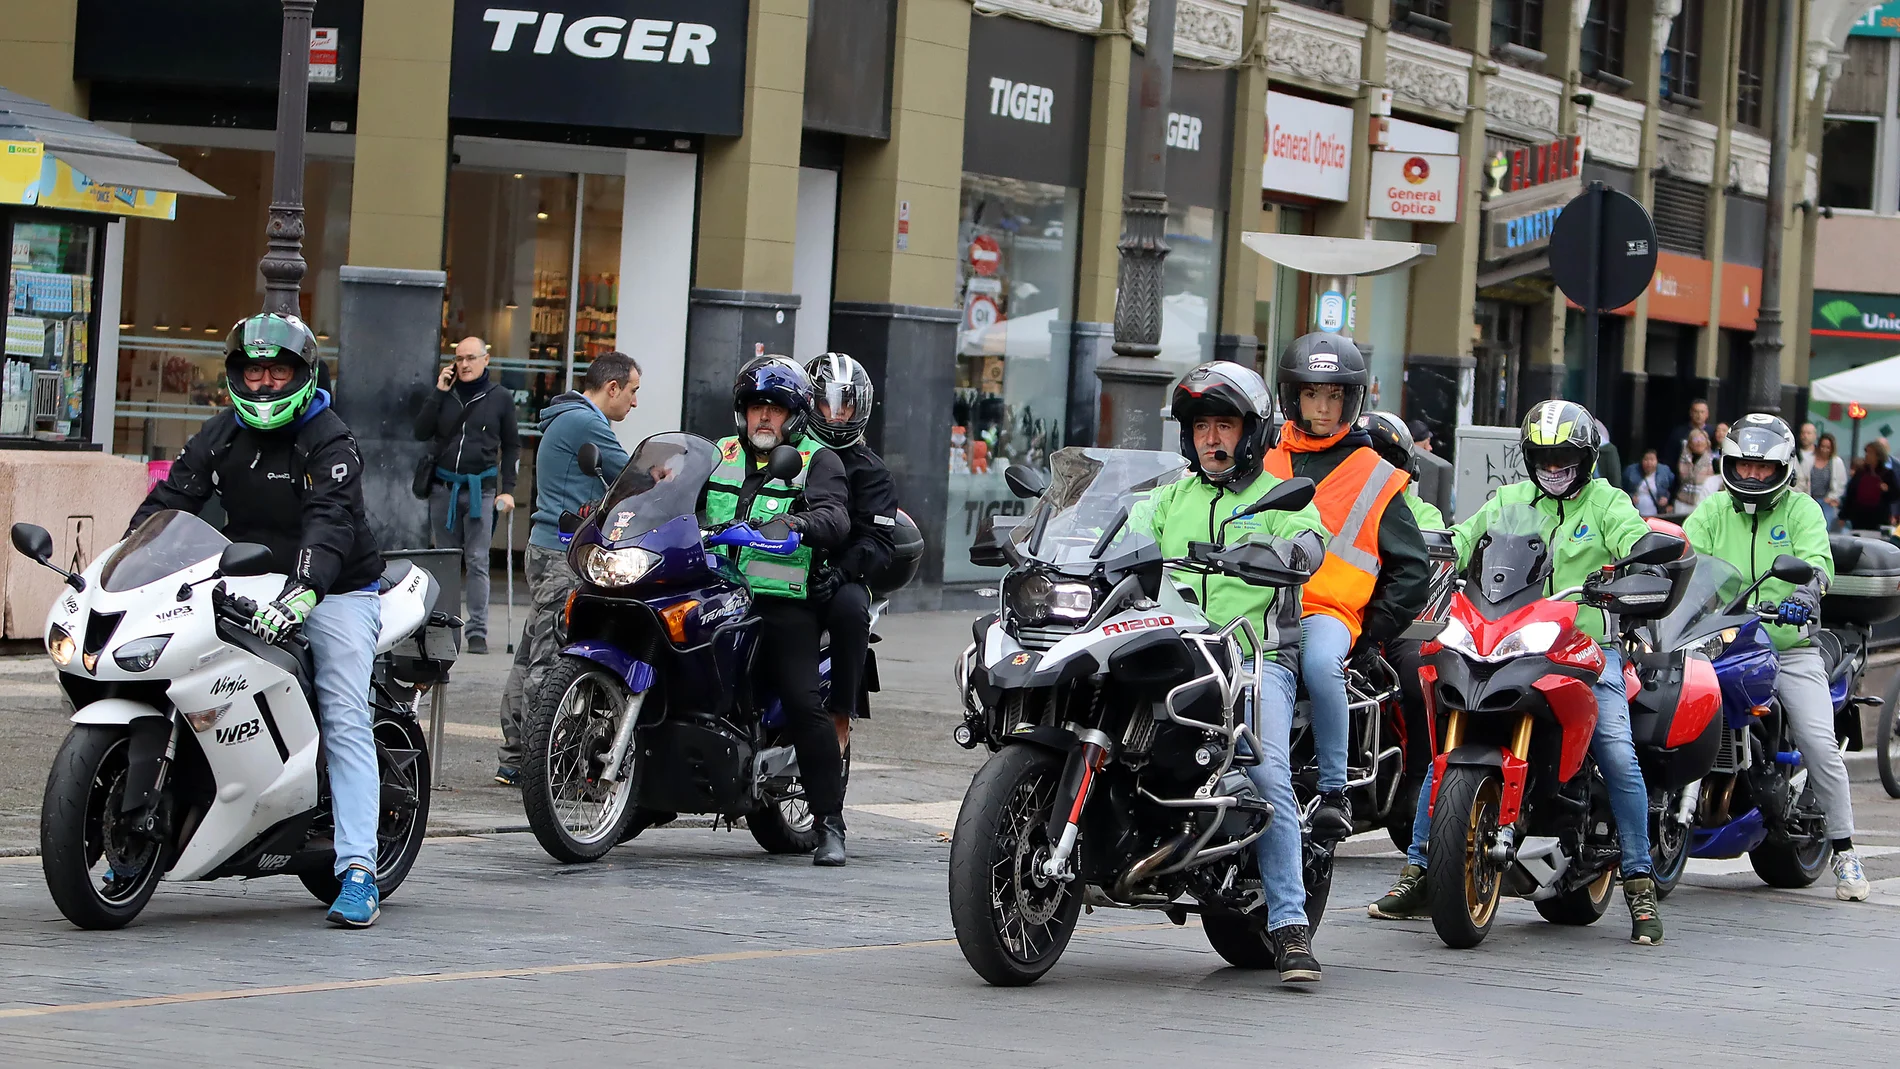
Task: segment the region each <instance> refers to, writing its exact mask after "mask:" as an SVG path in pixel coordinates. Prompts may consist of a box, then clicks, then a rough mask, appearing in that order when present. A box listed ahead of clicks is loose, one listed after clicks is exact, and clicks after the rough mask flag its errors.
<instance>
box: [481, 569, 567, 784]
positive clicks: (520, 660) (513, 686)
mask: <svg viewBox="0 0 1900 1069" xmlns="http://www.w3.org/2000/svg"><path fill="white" fill-rule="evenodd" d="M523 560H524V565H523V568H522V570H523V571H524V572H526V573H527V577H528V595H529V596H530V597H531V598H533V599H534V607H533V608H532V609H530V610H529V612H528V623H527V625H526V626H525V627H523V628H522V629H521V641H519V642H517V643H515V665H514V668H513V669H511V670H510V671H509V673H508V685H507V687H506V688H504V689H503V690H502V692H501V749H500V750H498V751H497V757H498V758H499V760H500V764H501V767H503V768H520V767H521V731H522V724H523V722H524V721H525V720H526V718H527V715H528V710H529V709H530V708H532V707H533V704H534V702H535V700H536V698H537V696H538V693H539V691H540V689H541V680H542V679H543V678H544V677H545V676H546V675H547V674H548V669H549V668H551V667H553V666H554V659H555V658H556V657H558V656H559V655H560V652H561V647H562V645H564V644H565V643H566V640H567V636H566V634H565V633H564V632H563V630H562V628H561V613H562V612H563V611H564V610H565V609H566V608H567V595H568V594H569V593H570V592H572V591H573V589H574V587H575V586H577V585H578V583H579V580H577V579H576V578H575V577H574V572H573V570H572V569H570V568H569V567H568V566H567V554H566V553H565V552H564V551H562V550H558V549H542V548H541V547H540V546H529V547H528V548H527V551H526V553H525V554H524V555H523Z"/></svg>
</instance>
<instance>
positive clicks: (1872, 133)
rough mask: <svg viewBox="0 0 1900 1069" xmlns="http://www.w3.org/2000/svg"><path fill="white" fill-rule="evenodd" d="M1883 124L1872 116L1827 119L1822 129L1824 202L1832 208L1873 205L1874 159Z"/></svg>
mask: <svg viewBox="0 0 1900 1069" xmlns="http://www.w3.org/2000/svg"><path fill="white" fill-rule="evenodd" d="M1879 134H1880V124H1879V123H1878V122H1875V121H1874V120H1872V119H1832V118H1831V119H1828V120H1827V122H1826V124H1825V125H1824V126H1823V127H1822V128H1821V181H1820V191H1821V203H1822V204H1824V205H1826V206H1827V207H1830V208H1863V209H1872V208H1873V206H1874V160H1875V151H1874V149H1875V146H1876V144H1877V143H1878V140H1879Z"/></svg>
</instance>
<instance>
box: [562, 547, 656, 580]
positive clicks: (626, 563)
mask: <svg viewBox="0 0 1900 1069" xmlns="http://www.w3.org/2000/svg"><path fill="white" fill-rule="evenodd" d="M659 563H660V555H659V554H657V553H654V552H651V551H649V550H644V549H639V548H637V547H632V546H629V547H627V548H625V549H602V548H601V547H599V546H588V547H586V548H584V549H582V550H581V577H582V578H584V579H586V580H587V581H588V582H590V583H592V584H594V585H595V586H607V587H614V586H631V585H632V584H634V583H637V582H639V581H640V580H641V579H643V578H645V577H646V574H647V573H648V572H650V571H652V570H653V569H654V568H656V567H658V566H659Z"/></svg>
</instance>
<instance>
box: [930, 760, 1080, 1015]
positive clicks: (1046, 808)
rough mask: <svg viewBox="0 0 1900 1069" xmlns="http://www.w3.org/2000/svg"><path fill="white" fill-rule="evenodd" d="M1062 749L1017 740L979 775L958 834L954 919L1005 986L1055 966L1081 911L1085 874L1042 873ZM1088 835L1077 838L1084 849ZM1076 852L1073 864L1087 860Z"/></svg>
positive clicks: (976, 960)
mask: <svg viewBox="0 0 1900 1069" xmlns="http://www.w3.org/2000/svg"><path fill="white" fill-rule="evenodd" d="M1061 778H1062V758H1061V757H1060V756H1058V755H1057V754H1054V753H1051V752H1049V751H1047V750H1043V749H1041V748H1040V747H1035V746H1028V745H1017V746H1008V747H1005V748H1004V749H1003V752H1002V753H999V754H997V755H996V756H995V757H992V758H990V760H989V763H987V764H985V765H984V766H983V768H982V770H981V771H979V772H978V773H977V774H976V779H974V780H972V781H971V782H970V790H969V793H967V794H965V795H964V797H963V808H962V809H961V810H960V811H959V812H958V813H957V827H956V833H955V835H954V836H953V837H952V838H951V840H950V920H951V923H952V924H953V925H954V926H955V928H956V932H957V945H958V946H960V947H962V948H963V957H964V959H965V960H967V961H968V962H969V963H970V967H971V968H972V969H975V970H976V972H977V975H979V976H981V977H982V978H983V979H985V980H987V981H989V982H990V983H992V984H995V985H997V986H999V987H1020V986H1022V985H1024V984H1032V983H1035V982H1036V981H1037V980H1038V979H1040V978H1041V977H1042V974H1043V973H1046V972H1048V971H1049V970H1050V969H1051V968H1052V967H1054V965H1055V963H1056V961H1057V960H1058V959H1059V958H1061V957H1062V952H1063V950H1065V949H1066V948H1067V947H1068V945H1069V937H1070V936H1072V935H1074V934H1075V919H1076V915H1077V914H1079V913H1080V912H1081V911H1082V893H1081V891H1082V889H1081V884H1080V881H1079V880H1074V881H1070V882H1067V883H1064V882H1063V881H1061V880H1058V879H1053V878H1051V877H1047V876H1044V875H1043V874H1042V864H1043V862H1044V861H1045V860H1047V859H1048V857H1049V851H1050V849H1051V847H1052V844H1051V843H1050V842H1049V837H1048V833H1047V827H1048V821H1049V816H1050V813H1051V811H1052V810H1053V809H1054V807H1055V800H1056V792H1057V790H1058V785H1059V781H1060V780H1061ZM1082 848H1083V847H1082V844H1081V843H1077V845H1076V851H1077V853H1078V854H1079V853H1080V851H1081V850H1082ZM1077 860H1078V859H1077V858H1076V857H1075V856H1073V855H1072V856H1071V865H1070V867H1071V869H1074V870H1079V868H1080V865H1079V864H1078V863H1077Z"/></svg>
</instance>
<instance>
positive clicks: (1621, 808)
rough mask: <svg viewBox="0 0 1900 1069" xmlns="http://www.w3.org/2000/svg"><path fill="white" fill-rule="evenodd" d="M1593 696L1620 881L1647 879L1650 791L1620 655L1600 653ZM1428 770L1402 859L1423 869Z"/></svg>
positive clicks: (1428, 824)
mask: <svg viewBox="0 0 1900 1069" xmlns="http://www.w3.org/2000/svg"><path fill="white" fill-rule="evenodd" d="M1590 689H1591V690H1592V691H1594V692H1596V696H1597V730H1596V736H1595V737H1594V738H1592V739H1591V740H1590V752H1591V753H1592V754H1595V755H1596V759H1597V768H1598V769H1599V770H1600V771H1601V772H1602V773H1603V782H1604V783H1605V784H1606V785H1608V786H1609V788H1610V812H1611V814H1613V815H1614V816H1615V817H1616V837H1617V840H1618V842H1619V843H1620V844H1621V845H1622V847H1623V878H1624V879H1629V878H1630V877H1632V876H1647V875H1649V871H1650V868H1649V790H1648V788H1646V787H1644V786H1643V770H1642V768H1641V767H1640V766H1638V765H1637V763H1636V744H1635V743H1634V742H1632V741H1631V740H1630V703H1629V698H1628V696H1627V695H1625V694H1624V693H1623V655H1622V654H1620V653H1618V652H1617V651H1616V650H1614V649H1610V648H1608V647H1605V648H1604V650H1603V674H1602V675H1601V676H1599V677H1598V678H1597V682H1596V686H1594V687H1591V688H1590ZM1431 801H1432V769H1431V768H1427V769H1426V770H1425V786H1424V787H1423V788H1421V789H1420V790H1419V792H1418V813H1417V815H1415V816H1414V817H1413V818H1412V848H1411V849H1410V850H1407V851H1406V852H1405V859H1406V860H1407V861H1409V862H1411V863H1412V864H1414V865H1417V866H1419V867H1420V868H1423V867H1424V866H1425V861H1426V858H1425V841H1426V839H1428V838H1429V837H1430V836H1431V831H1432V818H1431V814H1430V813H1429V812H1427V807H1428V806H1430V805H1431Z"/></svg>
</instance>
